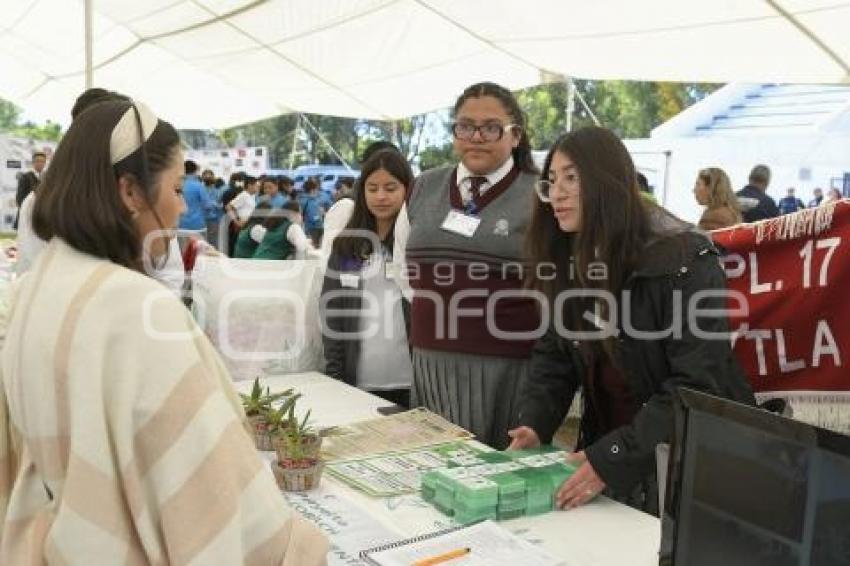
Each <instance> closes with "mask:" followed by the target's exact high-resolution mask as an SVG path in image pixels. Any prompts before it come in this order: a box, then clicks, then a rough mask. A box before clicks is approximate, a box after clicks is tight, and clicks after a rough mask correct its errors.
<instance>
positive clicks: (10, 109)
mask: <svg viewBox="0 0 850 566" xmlns="http://www.w3.org/2000/svg"><path fill="white" fill-rule="evenodd" d="M20 116H21V109H20V108H18V107H17V106H15V105H14V104H12V103H11V102H8V101H6V100H3V99H0V131H5V130H9V129H11V128H14V127H15V126H16V125H17V124H18V118H20Z"/></svg>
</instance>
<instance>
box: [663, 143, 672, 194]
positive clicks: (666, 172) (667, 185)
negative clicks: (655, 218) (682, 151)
mask: <svg viewBox="0 0 850 566" xmlns="http://www.w3.org/2000/svg"><path fill="white" fill-rule="evenodd" d="M671 161H673V152H672V151H670V150H669V149H668V150H667V151H665V152H664V188H663V189H662V190H661V206H667V190H668V189H669V188H670V162H671Z"/></svg>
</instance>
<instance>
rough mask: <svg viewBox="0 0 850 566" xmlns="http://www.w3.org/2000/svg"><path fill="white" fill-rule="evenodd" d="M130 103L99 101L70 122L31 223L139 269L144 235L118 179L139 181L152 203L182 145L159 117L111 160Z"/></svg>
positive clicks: (41, 232) (44, 235) (45, 236)
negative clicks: (129, 149) (129, 150)
mask: <svg viewBox="0 0 850 566" xmlns="http://www.w3.org/2000/svg"><path fill="white" fill-rule="evenodd" d="M131 106H132V103H131V102H128V101H124V100H114V99H113V100H106V101H103V102H98V103H96V104H94V105H92V106H91V107H88V108H86V109H85V110H84V111H82V112H81V113H80V114H79V115H78V116H77V117H76V119H75V120H74V121H73V122H72V123H71V126H70V127H69V128H68V132H67V133H66V134H65V136H64V137H63V138H62V141H61V142H60V143H59V146H58V147H57V148H56V152H55V153H54V154H53V161H52V162H51V164H50V168H49V169H48V170H47V172H46V174H45V177H44V179H43V180H42V182H41V184H40V185H39V192H38V198H37V199H35V205H34V206H33V218H32V225H33V230H34V231H35V233H36V234H37V235H38V237H39V238H41V239H42V240H50V239H51V238H53V237H54V236H58V237H60V238H62V239H63V240H65V242H66V243H68V245H70V246H71V247H73V248H75V249H77V250H79V251H81V252H83V253H87V254H90V255H93V256H96V257H100V258H104V259H108V260H110V261H112V262H114V263H117V264H119V265H123V266H124V267H128V268H131V269H135V270H137V271H142V264H141V255H142V241H141V238H140V237H139V233H138V231H137V229H136V226H135V224H134V223H133V220H132V218H131V216H130V212H129V211H128V210H127V208H126V207H125V206H124V203H123V202H122V200H121V197H120V195H119V190H118V179H119V177H121V176H126V177H128V178H129V179H130V180H131V181H132V182H134V183H136V184H138V186H139V187H140V188H141V189H142V194H143V195H144V198H145V200H146V202H147V204H148V205H149V206H151V207H153V204H154V203H155V202H156V200H157V196H158V195H159V175H160V173H161V172H162V171H163V170H164V169H166V168H167V167H168V165H169V164H170V163H171V160H172V159H173V158H174V157H175V156H176V154H175V152H176V151H178V150H179V149H180V138H179V137H178V135H177V131H176V130H175V129H174V127H173V126H172V125H171V124H169V123H168V122H164V121H162V120H159V121H158V123H157V125H156V128H155V129H154V131H153V133H152V134H151V135H150V137H149V138H148V139H147V141H145V142H144V144H143V147H141V148H140V149H139V150H137V151H136V152H134V153H133V154H131V155H129V156H128V157H127V158H125V159H123V160H122V161H121V162H120V163H118V164H116V165H115V166H113V165H112V163H111V160H110V153H109V143H110V139H111V136H112V131H113V129H114V128H115V126H116V124H117V123H118V121H119V120H120V119H121V117H122V116H123V115H124V113H125V112H126V111H127V110H128V109H130V108H131ZM137 154H138V155H137Z"/></svg>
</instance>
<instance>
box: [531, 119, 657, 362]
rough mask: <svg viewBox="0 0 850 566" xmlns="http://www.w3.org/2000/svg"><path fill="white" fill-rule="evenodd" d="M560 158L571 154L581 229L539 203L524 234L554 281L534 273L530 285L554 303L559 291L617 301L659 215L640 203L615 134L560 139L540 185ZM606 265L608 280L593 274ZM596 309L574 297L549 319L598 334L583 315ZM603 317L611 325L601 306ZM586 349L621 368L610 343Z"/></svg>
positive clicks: (591, 132) (582, 133) (584, 131)
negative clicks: (570, 229) (567, 228)
mask: <svg viewBox="0 0 850 566" xmlns="http://www.w3.org/2000/svg"><path fill="white" fill-rule="evenodd" d="M556 152H559V153H562V154H564V155H566V156H568V157H569V158H570V160H572V162H573V163H574V164H575V166H576V168H577V170H578V175H579V181H580V184H581V192H580V197H579V198H580V208H581V225H580V229H579V231H578V232H575V233H567V232H563V231H562V230H561V229H560V228H559V227H558V223H557V220H556V219H555V217H554V215H553V210H552V205H551V204H550V203H544V202H542V201H539V200H537V204H536V206H535V208H534V212H533V216H532V223H531V227H530V229H529V232H528V235H527V247H528V252H529V258H530V260H531V262H532V265H535V266H537V265H541V264H547V263H554V264H555V266H556V267H557V270H556V276H555V278H554V279H552V280H545V279H539V278H537V277H536V272H537V270H536V269H532V270H529V278H528V281H527V283H528V286H529V287H531V288H534V289H537V290H540V291H542V292H543V293H544V294H545V295H546V296H547V298H548V300H549V303H550V304H551V305H554V304H555V303H554V301H555V298H556V296H557V295H558V294H559V293H560V292H562V291H566V290H569V289H578V288H582V289H593V290H598V291H607V292H609V293H611V295H612V296H613V297H616V298H617V300H619V298H620V296H621V292H622V290H623V286H624V284H625V282H626V279H627V278H628V276H629V275H630V274H631V273H632V272H633V271H634V270H635V268H636V267H637V265H638V261H639V259H640V257H641V254H642V253H643V252H644V248H645V246H646V245H647V243H648V242H649V241H650V239H652V238H653V236H654V232H653V228H652V213H653V207H654V208H655V209H657V211H659V212H660V210H661V209H660V208H659V207H657V206H656V205H654V204H652V203H650V202H648V201H647V200H646V199H644V198H642V197H641V195H640V189H639V187H638V183H637V177H636V171H635V166H634V163H633V162H632V158H631V156H630V155H629V152H628V151H627V150H626V147H625V146H624V145H623V143H622V142H621V141H620V140H619V139H617V136H615V135H614V134H613V133H612V132H611V131H610V130H607V129H605V128H598V127H586V128H581V129H579V130H576V131H574V132H572V133H568V134H565V135H563V136H561V137H560V138H558V140H557V141H556V142H555V145H554V146H553V147H552V149H550V150H549V153H548V155H547V156H546V162H545V164H544V166H543V172H542V175H541V178H542V179H547V178H548V175H549V169H550V167H551V165H552V158H553V157H554V155H555V153H556ZM602 265H604V266H605V269H606V270H607V274H606V275H607V277H589V276H588V275H589V274H590V273H591V272H592V270H593V269H594V268H595V267H596V266H602ZM599 273H600V274H601V271H600V272H599ZM601 302H602V303H604V301H601ZM595 303H596V301H595V300H594V299H587V300H585V299H581V300H577V299H570V300H568V301H566V302H565V307H564V310H565V312H563V313H552V314H553V316H555V317H558V316H563V317H564V324H565V326H566V327H567V328H570V329H571V330H576V331H595V330H596V328H594V327H592V326H589V325H588V324H587V322H586V321H585V320H584V319H583V317H582V316H581V315H582V314H583V313H584V312H587V311H589V312H597V311H596V306H595ZM599 314H600V316H601V317H602V318H603V319H604V320H606V321H608V320H611V318H610V313H608V312H605V308H604V305H603V308H602V310H601V312H599ZM583 347H584V349H583V353H585V354H586V355H588V354H589V355H595V356H600V355H604V356H606V357H608V359H609V361H611V362H612V363H616V356H615V355H614V353H615V350H614V347H615V341H614V340H613V339H610V340H605V341H603V343H601V344H600V343H599V342H598V341H597V342H596V343H594V344H591V345H589V346H585V344H583Z"/></svg>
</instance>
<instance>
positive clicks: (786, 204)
mask: <svg viewBox="0 0 850 566" xmlns="http://www.w3.org/2000/svg"><path fill="white" fill-rule="evenodd" d="M778 206H779V213H780V214H793V213H794V212H797V211H798V210H803V209H804V208H806V205H804V204H803V201H801V200H800V199H798V198H797V197H796V196H794V187H790V188H789V189H788V194H787V195H785V197H784V198H781V199H779V203H778Z"/></svg>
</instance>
